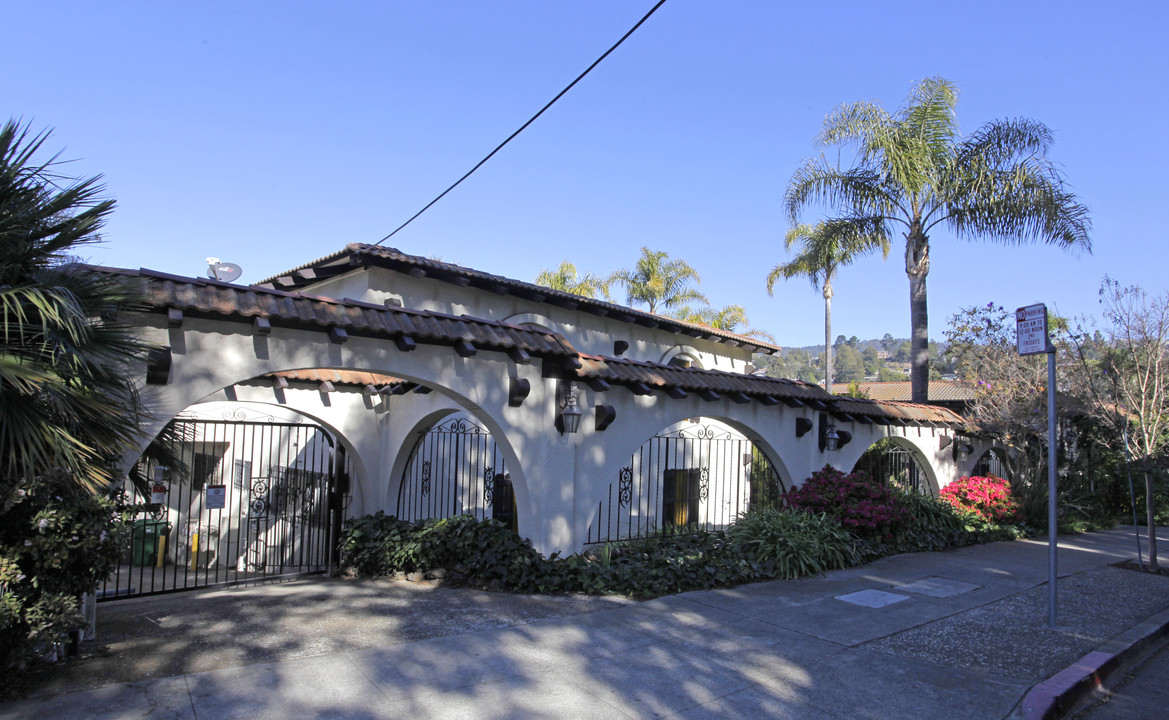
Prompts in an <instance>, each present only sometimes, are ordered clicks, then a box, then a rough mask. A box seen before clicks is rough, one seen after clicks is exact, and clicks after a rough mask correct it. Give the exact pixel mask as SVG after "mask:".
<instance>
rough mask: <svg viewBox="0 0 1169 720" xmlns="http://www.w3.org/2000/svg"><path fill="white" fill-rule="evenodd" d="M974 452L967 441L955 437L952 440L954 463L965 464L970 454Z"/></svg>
mask: <svg viewBox="0 0 1169 720" xmlns="http://www.w3.org/2000/svg"><path fill="white" fill-rule="evenodd" d="M972 452H974V446H973V445H971V444H970V441H969V439H967V438H964V437H961V436H956V437H955V438H954V461H955V462H960V463H961V462H966V459H967V458H969V457H970V453H972Z"/></svg>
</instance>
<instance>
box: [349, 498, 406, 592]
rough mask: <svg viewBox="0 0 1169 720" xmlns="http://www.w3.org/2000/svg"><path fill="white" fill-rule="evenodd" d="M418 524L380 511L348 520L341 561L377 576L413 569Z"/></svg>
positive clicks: (360, 571) (365, 573)
mask: <svg viewBox="0 0 1169 720" xmlns="http://www.w3.org/2000/svg"><path fill="white" fill-rule="evenodd" d="M416 533H417V528H416V527H415V525H414V524H413V523H409V522H406V521H405V520H399V519H398V518H396V517H394V516H393V515H386V514H385V513H384V512H382V511H380V510H379V511H378V512H377V514H375V515H364V516H362V517H359V518H356V519H350V520H348V521H347V522H346V523H345V528H344V530H343V531H342V534H341V562H342V563H343V564H345V565H348V566H350V567H351V568H353V570H354V571H355V572H357V574H358V575H363V576H367V577H377V576H381V575H393V574H394V573H397V572H409V571H410V570H413V569H414V568H413V557H414V550H415V547H416V546H415V545H414V543H413V539H414V535H415V534H416Z"/></svg>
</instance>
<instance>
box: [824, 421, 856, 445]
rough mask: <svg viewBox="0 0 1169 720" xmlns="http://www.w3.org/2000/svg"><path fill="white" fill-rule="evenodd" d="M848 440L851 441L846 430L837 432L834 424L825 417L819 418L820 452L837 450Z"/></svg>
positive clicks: (850, 436) (849, 434) (850, 434)
mask: <svg viewBox="0 0 1169 720" xmlns="http://www.w3.org/2000/svg"><path fill="white" fill-rule="evenodd" d="M850 440H852V433H850V432H848V431H847V430H837V429H836V424H835V423H833V422H832V421H831V420H829V419H828V416H827V415H821V416H820V438H819V441H820V442H819V444H820V452H824V451H828V452H833V451H835V450H839V449H840V448H842V447H844V446H845V445H847V444H848V443H849V441H850Z"/></svg>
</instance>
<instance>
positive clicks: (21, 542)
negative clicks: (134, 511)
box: [0, 472, 128, 677]
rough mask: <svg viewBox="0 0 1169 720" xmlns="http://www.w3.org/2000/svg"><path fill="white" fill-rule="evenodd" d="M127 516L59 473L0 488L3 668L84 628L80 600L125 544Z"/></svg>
mask: <svg viewBox="0 0 1169 720" xmlns="http://www.w3.org/2000/svg"><path fill="white" fill-rule="evenodd" d="M127 524H128V514H127V513H125V512H122V511H119V509H118V508H117V506H116V505H115V503H114V501H113V500H112V498H110V497H108V496H107V495H97V494H94V493H92V492H90V491H89V490H87V489H84V488H82V487H81V486H80V485H79V484H78V483H77V482H76V481H75V480H74V479H73V478H72V477H70V476H69V475H68V474H66V473H63V472H59V473H55V474H48V475H44V476H41V477H37V478H35V479H33V480H22V481H19V482H16V483H13V484H12V485H9V486H6V487H5V489H3V490H0V673H4V674H8V675H9V676H10V677H11V675H12V673H13V672H17V671H20V670H23V669H25V668H27V667H28V665H29V664H30V663H31V662H32V661H33V660H34V659H35V658H36V657H37V656H38V655H40V654H42V653H45V652H46V651H48V650H50V649H51V648H52V647H53V646H54V645H56V644H58V643H63V642H65V641H66V640H67V639H68V636H69V633H71V632H73V631H76V630H79V629H81V628H82V627H83V626H84V622H83V619H82V617H81V603H80V598H81V595H82V594H83V593H87V592H91V591H92V590H93V589H94V588H96V587H97V586H98V585H100V584H101V583H102V582H104V581H105V579H106V577H107V576H108V575H109V573H110V572H111V571H112V570H113V569H114V568H115V567H116V566H117V564H118V562H119V560H120V559H121V557H122V554H123V552H124V550H125V547H126V542H125V541H126V537H127V535H126V533H127Z"/></svg>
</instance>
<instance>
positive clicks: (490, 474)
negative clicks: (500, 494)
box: [483, 467, 495, 507]
mask: <svg viewBox="0 0 1169 720" xmlns="http://www.w3.org/2000/svg"><path fill="white" fill-rule="evenodd" d="M483 502H485V503H486V504H487V507H492V506H493V505H494V504H495V468H491V467H489V468H486V469H484V470H483Z"/></svg>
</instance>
